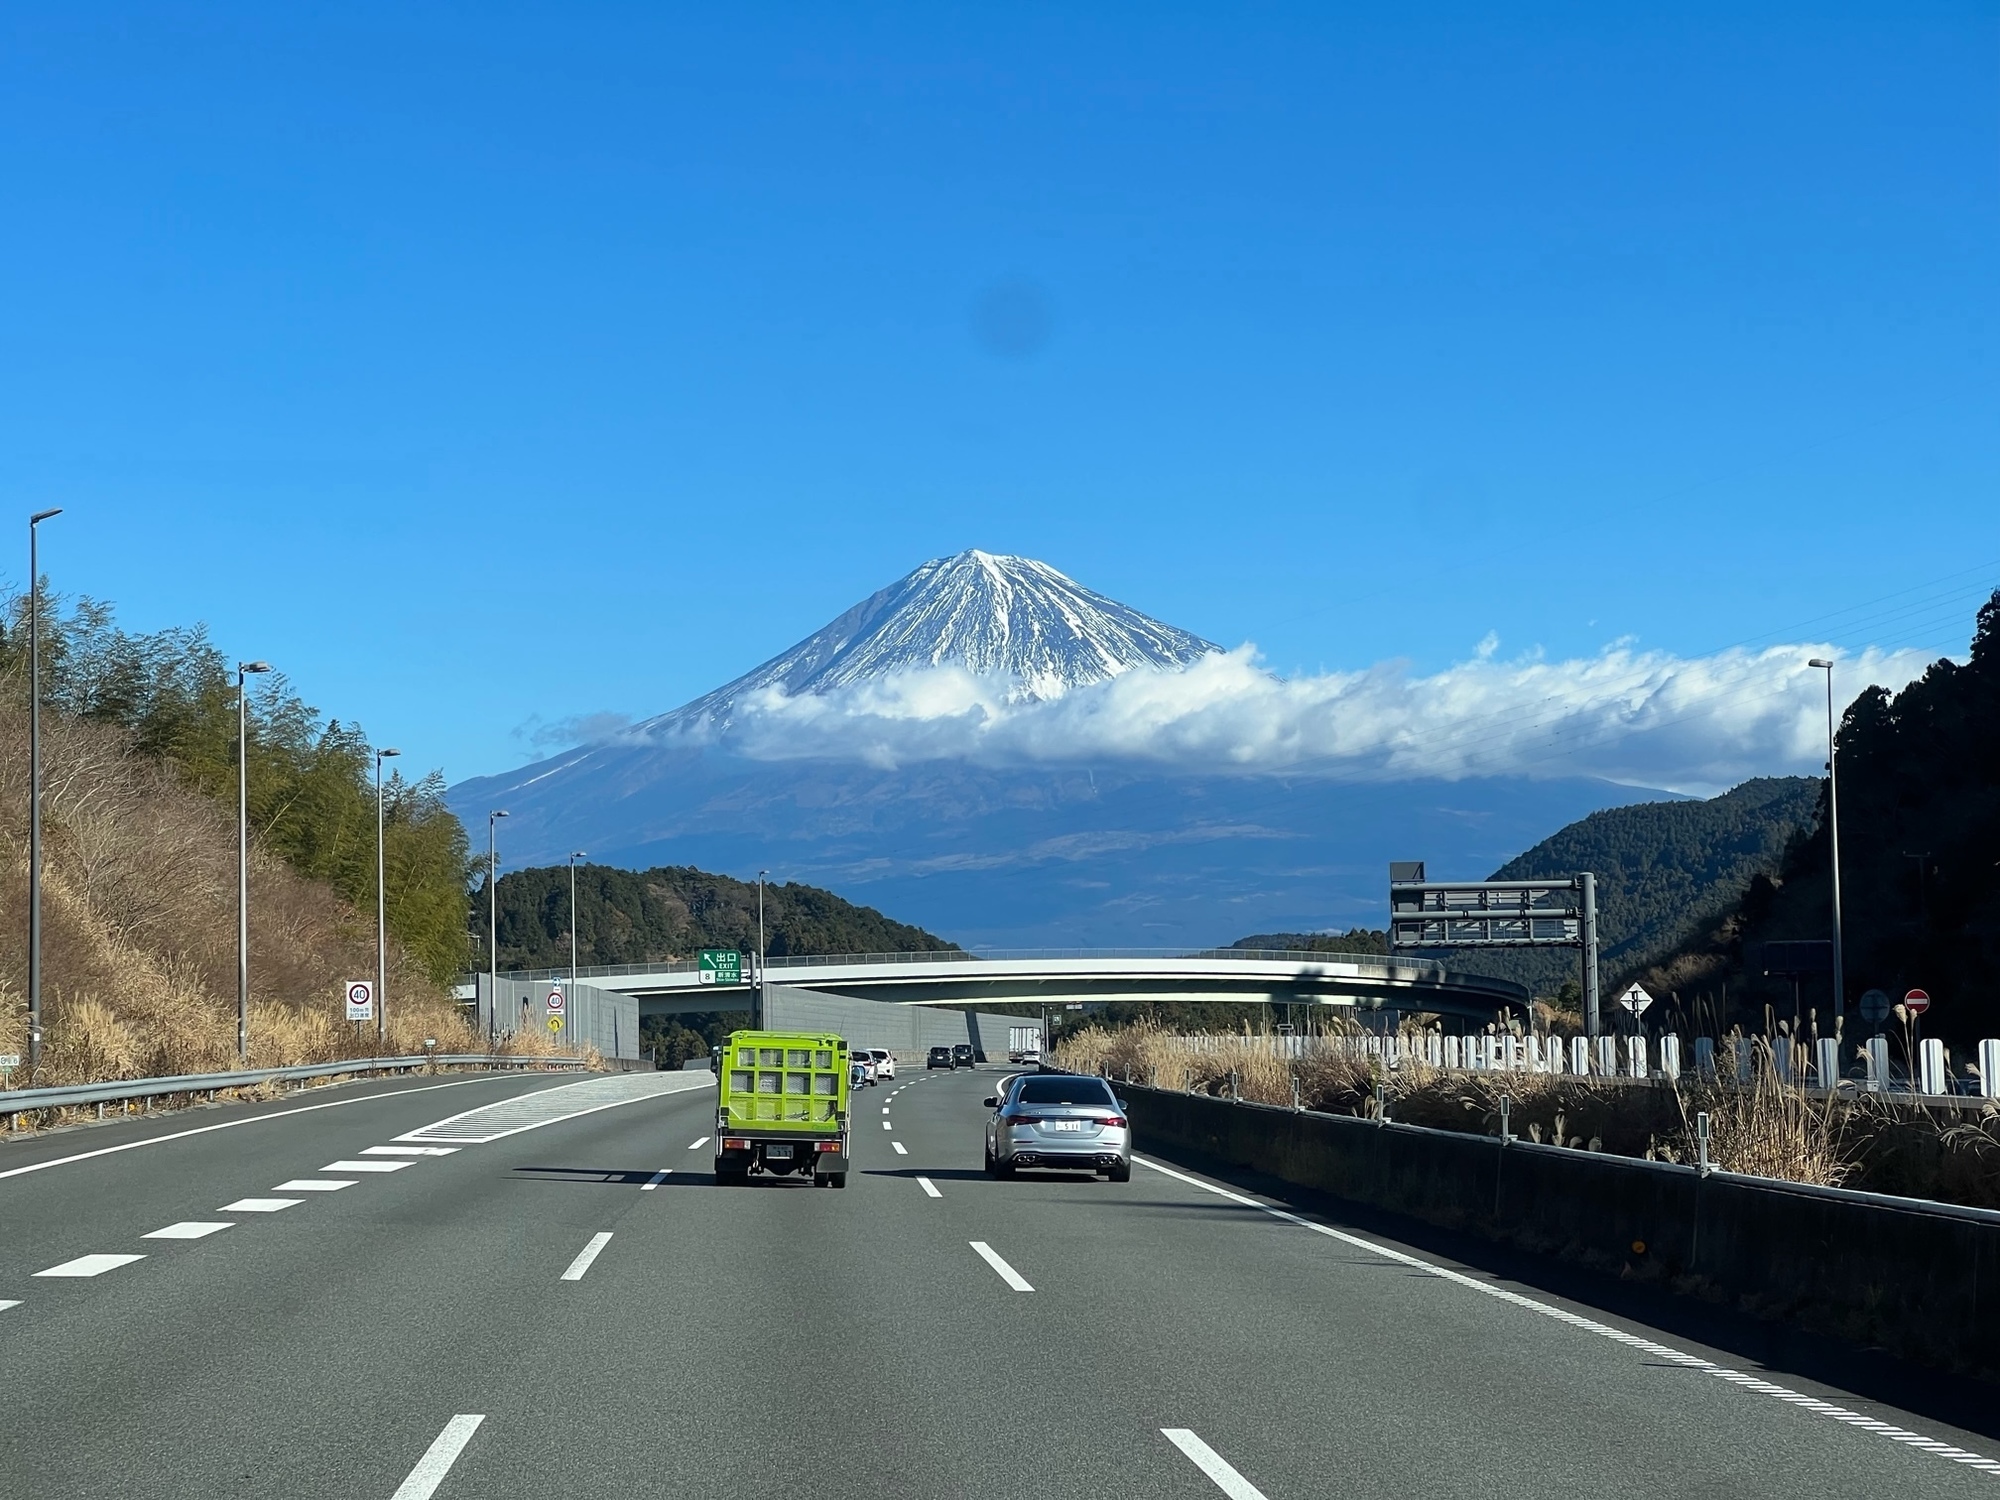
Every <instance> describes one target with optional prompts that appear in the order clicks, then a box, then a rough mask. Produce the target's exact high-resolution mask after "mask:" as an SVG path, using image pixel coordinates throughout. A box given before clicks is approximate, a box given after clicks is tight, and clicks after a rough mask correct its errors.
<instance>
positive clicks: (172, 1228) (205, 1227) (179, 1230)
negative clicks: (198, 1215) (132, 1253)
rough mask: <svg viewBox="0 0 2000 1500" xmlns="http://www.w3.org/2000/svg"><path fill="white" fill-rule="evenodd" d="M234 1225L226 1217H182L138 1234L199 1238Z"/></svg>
mask: <svg viewBox="0 0 2000 1500" xmlns="http://www.w3.org/2000/svg"><path fill="white" fill-rule="evenodd" d="M233 1228H235V1226H234V1225H233V1224H231V1223H230V1222H229V1221H228V1220H227V1219H218V1220H203V1219H183V1220H181V1222H180V1223H178V1224H169V1225H168V1226H167V1227H166V1228H165V1229H155V1230H154V1231H153V1232H152V1233H151V1234H142V1235H140V1236H139V1238H140V1239H142V1240H201V1239H207V1238H208V1236H210V1235H211V1234H220V1233H221V1232H222V1231H223V1230H225V1229H233Z"/></svg>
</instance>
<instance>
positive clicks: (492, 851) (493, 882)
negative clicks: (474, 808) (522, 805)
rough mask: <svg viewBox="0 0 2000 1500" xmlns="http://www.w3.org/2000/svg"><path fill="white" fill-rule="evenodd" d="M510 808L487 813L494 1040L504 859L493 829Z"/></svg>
mask: <svg viewBox="0 0 2000 1500" xmlns="http://www.w3.org/2000/svg"><path fill="white" fill-rule="evenodd" d="M506 816H507V810H506V809H505V808H501V809H500V810H498V811H496V812H490V813H488V814H487V815H486V1006H487V1010H486V1016H487V1020H486V1035H487V1037H488V1039H489V1040H490V1039H491V1038H492V1037H494V1036H495V1035H497V1034H498V1031H499V1026H500V858H499V853H498V850H497V848H496V846H495V844H494V841H493V829H494V825H495V824H497V823H498V822H499V821H500V820H501V819H502V818H504V817H506Z"/></svg>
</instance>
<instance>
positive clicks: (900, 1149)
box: [889, 1141, 910, 1156]
mask: <svg viewBox="0 0 2000 1500" xmlns="http://www.w3.org/2000/svg"><path fill="white" fill-rule="evenodd" d="M889 1144H890V1145H892V1146H894V1147H895V1148H896V1154H897V1155H898V1156H908V1155H909V1154H910V1153H909V1152H907V1151H905V1150H904V1149H903V1143H902V1142H901V1141H891V1142H889Z"/></svg>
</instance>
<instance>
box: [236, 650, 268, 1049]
mask: <svg viewBox="0 0 2000 1500" xmlns="http://www.w3.org/2000/svg"><path fill="white" fill-rule="evenodd" d="M270 670H271V664H270V663H269V662H267V661H239V662H238V663H237V664H236V1061H237V1062H238V1063H239V1064H240V1065H241V1066H243V1067H246V1068H247V1067H249V1066H250V706H249V705H250V690H249V688H248V687H247V686H246V685H245V681H244V680H245V678H247V677H248V676H249V675H250V674H251V673H253V672H268V671H270Z"/></svg>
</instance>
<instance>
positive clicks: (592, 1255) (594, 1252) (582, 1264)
mask: <svg viewBox="0 0 2000 1500" xmlns="http://www.w3.org/2000/svg"><path fill="white" fill-rule="evenodd" d="M610 1243H611V1231H610V1230H608V1229H607V1230H605V1231H604V1232H603V1233H602V1234H593V1235H592V1236H591V1237H590V1243H589V1244H587V1245H585V1246H584V1247H583V1249H582V1250H580V1251H578V1252H577V1257H576V1259H575V1260H573V1261H571V1262H570V1263H569V1269H568V1270H567V1271H565V1272H563V1273H562V1279H563V1280H564V1281H581V1280H583V1273H584V1272H585V1271H588V1270H589V1269H590V1263H591V1262H592V1261H594V1260H596V1259H597V1257H598V1256H600V1255H602V1254H603V1253H604V1247H605V1246H606V1245H608V1244H610Z"/></svg>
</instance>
